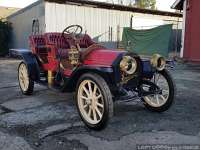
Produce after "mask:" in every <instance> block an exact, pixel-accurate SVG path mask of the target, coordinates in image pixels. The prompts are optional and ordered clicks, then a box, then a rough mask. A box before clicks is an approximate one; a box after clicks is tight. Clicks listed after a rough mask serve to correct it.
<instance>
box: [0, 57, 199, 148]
mask: <svg viewBox="0 0 200 150" xmlns="http://www.w3.org/2000/svg"><path fill="white" fill-rule="evenodd" d="M18 64H19V60H13V59H0V77H1V78H0V79H1V80H0V95H1V97H0V149H1V150H18V149H19V150H32V149H35V150H66V149H67V150H68V149H69V150H74V149H76V150H77V149H78V150H85V149H89V150H94V149H95V150H105V149H106V150H122V149H123V150H133V149H136V147H137V146H138V145H140V144H172V145H174V144H175V145H176V144H199V143H200V109H199V106H200V99H199V97H200V80H199V79H200V65H192V64H187V65H186V64H185V65H184V64H177V65H176V68H175V69H174V70H171V73H172V75H173V77H174V79H175V82H176V85H177V98H176V101H175V104H174V105H173V107H171V109H170V110H168V111H167V112H164V113H160V114H158V113H153V112H149V111H148V110H146V109H145V108H144V106H143V105H142V103H140V102H129V103H123V102H120V103H119V102H118V103H115V114H114V117H113V118H112V120H111V122H110V124H109V125H108V127H107V128H106V129H105V130H103V131H100V132H96V131H92V130H89V129H87V128H86V127H85V126H84V124H83V123H82V122H81V121H80V118H79V116H78V113H77V110H76V107H75V105H74V100H73V94H72V93H58V92H55V91H50V90H48V89H47V88H46V87H42V86H39V85H36V87H35V91H34V93H33V95H32V96H24V95H22V94H21V92H20V90H19V87H18V81H17V66H18ZM10 143H12V144H10ZM199 149H200V147H199Z"/></svg>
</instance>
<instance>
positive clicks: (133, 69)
mask: <svg viewBox="0 0 200 150" xmlns="http://www.w3.org/2000/svg"><path fill="white" fill-rule="evenodd" d="M30 46H31V49H32V52H23V53H21V56H22V57H23V61H22V62H21V63H20V64H19V68H18V79H19V85H20V88H21V91H22V93H23V94H25V95H31V94H32V92H33V89H34V82H37V83H40V84H44V85H47V86H48V87H49V88H55V89H58V90H60V91H66V92H74V91H75V93H76V102H77V108H78V111H79V114H80V116H81V119H82V120H83V122H84V123H85V124H86V125H87V126H88V127H89V128H92V129H96V130H99V129H102V128H104V127H105V126H106V125H107V123H108V120H109V119H110V118H111V117H112V115H113V102H114V101H116V100H124V101H128V100H134V99H138V98H139V99H141V101H142V102H143V103H144V105H145V106H146V108H148V109H149V110H151V111H156V112H163V111H165V110H167V109H168V108H169V107H170V106H171V105H172V103H173V101H174V97H175V84H174V82H173V80H172V77H171V75H170V73H169V72H168V71H167V70H166V65H167V64H168V62H167V61H166V60H165V59H164V58H163V57H162V56H160V55H158V54H155V55H153V56H152V58H151V59H143V58H140V57H139V56H138V55H137V54H134V53H131V52H128V51H118V50H110V49H107V48H105V47H104V46H101V45H99V44H97V43H95V42H94V41H93V40H92V39H91V38H90V36H89V35H87V34H82V27H81V26H79V25H72V26H69V27H67V28H66V29H65V30H64V31H63V32H62V33H45V34H43V35H32V36H30Z"/></svg>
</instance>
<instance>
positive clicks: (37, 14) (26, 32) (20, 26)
mask: <svg viewBox="0 0 200 150" xmlns="http://www.w3.org/2000/svg"><path fill="white" fill-rule="evenodd" d="M44 13H45V10H44V3H38V4H37V5H34V6H33V7H31V8H28V9H27V8H25V9H22V10H20V11H19V12H18V13H17V14H16V15H13V16H11V17H9V18H8V20H9V21H10V22H11V23H12V27H13V32H12V33H13V35H12V45H11V48H29V41H28V37H29V36H30V35H31V33H32V21H33V19H38V20H39V23H40V32H41V33H42V32H44V31H45V26H44V25H45V23H44V21H45V19H44V17H45V15H44Z"/></svg>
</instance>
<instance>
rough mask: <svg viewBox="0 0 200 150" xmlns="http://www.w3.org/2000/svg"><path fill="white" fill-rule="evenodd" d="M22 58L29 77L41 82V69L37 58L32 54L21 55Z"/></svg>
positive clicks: (24, 53)
mask: <svg viewBox="0 0 200 150" xmlns="http://www.w3.org/2000/svg"><path fill="white" fill-rule="evenodd" d="M20 56H21V57H22V59H23V62H24V63H25V64H26V65H27V67H28V74H29V77H30V78H31V79H32V80H33V81H39V79H40V69H39V65H38V62H37V59H36V57H35V56H34V55H33V54H32V53H31V52H23V53H20Z"/></svg>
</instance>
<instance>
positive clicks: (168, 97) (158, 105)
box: [143, 70, 176, 112]
mask: <svg viewBox="0 0 200 150" xmlns="http://www.w3.org/2000/svg"><path fill="white" fill-rule="evenodd" d="M151 81H152V82H153V83H155V84H156V85H157V86H158V87H159V88H160V90H161V93H156V94H153V95H148V96H145V97H143V101H144V105H145V106H146V108H148V109H149V110H151V111H156V112H163V111H166V110H168V109H169V108H170V106H171V105H172V104H173V101H174V99H175V90H176V87H175V83H174V81H173V79H172V77H171V75H170V73H169V72H168V71H167V70H163V71H159V72H157V73H155V74H154V77H153V78H152V80H151Z"/></svg>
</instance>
